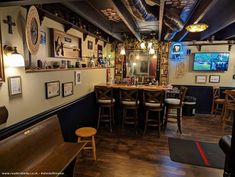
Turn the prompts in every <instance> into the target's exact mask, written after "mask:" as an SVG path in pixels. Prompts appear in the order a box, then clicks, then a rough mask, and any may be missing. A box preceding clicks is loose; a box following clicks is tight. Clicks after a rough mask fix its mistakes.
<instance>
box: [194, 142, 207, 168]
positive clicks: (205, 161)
mask: <svg viewBox="0 0 235 177" xmlns="http://www.w3.org/2000/svg"><path fill="white" fill-rule="evenodd" d="M195 143H196V146H197V149H198V151H199V153H200V155H201V157H202V159H203V162H204V164H205V165H206V166H209V165H210V164H209V162H208V160H207V158H206V155H205V153H204V151H203V150H202V147H201V146H200V144H199V142H197V141H196V142H195Z"/></svg>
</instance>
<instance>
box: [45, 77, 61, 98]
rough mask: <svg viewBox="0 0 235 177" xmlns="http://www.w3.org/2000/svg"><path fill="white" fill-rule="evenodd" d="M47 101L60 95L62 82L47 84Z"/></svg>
mask: <svg viewBox="0 0 235 177" xmlns="http://www.w3.org/2000/svg"><path fill="white" fill-rule="evenodd" d="M45 88H46V99H49V98H53V97H56V96H59V95H60V81H52V82H46V83H45Z"/></svg>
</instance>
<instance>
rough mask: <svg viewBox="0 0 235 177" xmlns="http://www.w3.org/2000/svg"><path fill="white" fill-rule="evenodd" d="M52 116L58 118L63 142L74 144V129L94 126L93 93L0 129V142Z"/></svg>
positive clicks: (95, 113)
mask: <svg viewBox="0 0 235 177" xmlns="http://www.w3.org/2000/svg"><path fill="white" fill-rule="evenodd" d="M54 114H57V115H58V117H59V120H60V124H61V129H62V133H63V136H64V139H65V141H70V142H76V140H77V138H76V136H75V134H74V131H75V130H76V128H79V127H82V126H95V125H96V122H97V108H96V103H95V94H94V92H93V93H90V94H88V95H85V96H84V97H82V98H79V99H77V100H74V101H72V102H70V103H68V104H65V105H61V106H58V107H55V108H52V109H50V110H47V111H45V112H42V113H40V114H37V115H35V116H33V117H30V118H27V119H25V120H23V121H21V122H18V123H16V124H14V125H12V126H9V127H6V128H4V129H1V130H0V140H2V139H4V138H6V137H8V136H11V135H13V134H15V133H17V132H19V131H21V130H23V129H26V128H28V127H30V126H32V125H34V124H36V123H38V122H40V121H42V120H44V119H47V118H49V117H50V116H52V115H54Z"/></svg>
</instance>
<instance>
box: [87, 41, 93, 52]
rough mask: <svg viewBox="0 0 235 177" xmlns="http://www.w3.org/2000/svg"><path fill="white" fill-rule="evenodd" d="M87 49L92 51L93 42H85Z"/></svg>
mask: <svg viewBox="0 0 235 177" xmlns="http://www.w3.org/2000/svg"><path fill="white" fill-rule="evenodd" d="M87 48H88V49H90V50H92V49H93V42H92V41H88V42H87Z"/></svg>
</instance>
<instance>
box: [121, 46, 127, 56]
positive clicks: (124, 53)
mask: <svg viewBox="0 0 235 177" xmlns="http://www.w3.org/2000/svg"><path fill="white" fill-rule="evenodd" d="M120 54H121V55H126V50H125V48H124V47H122V48H121V51H120Z"/></svg>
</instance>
